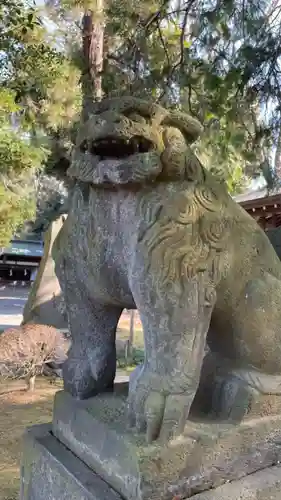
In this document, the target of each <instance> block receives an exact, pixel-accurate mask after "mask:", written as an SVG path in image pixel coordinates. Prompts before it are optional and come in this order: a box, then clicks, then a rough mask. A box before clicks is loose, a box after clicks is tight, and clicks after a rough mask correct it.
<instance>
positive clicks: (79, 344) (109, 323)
mask: <svg viewBox="0 0 281 500" xmlns="http://www.w3.org/2000/svg"><path fill="white" fill-rule="evenodd" d="M56 272H57V274H58V277H59V280H60V285H61V287H62V290H63V295H64V300H65V305H66V310H67V316H68V322H69V330H70V333H71V339H72V344H71V348H70V350H69V352H68V359H67V361H66V362H65V363H64V365H63V380H64V387H65V390H66V391H68V392H70V393H71V394H72V395H73V396H74V397H76V398H78V399H87V398H89V397H91V396H94V395H96V394H97V393H100V392H105V391H108V390H113V384H114V379H115V374H116V346H115V336H116V328H117V325H118V321H119V318H120V316H121V313H122V308H120V307H115V306H111V305H104V304H99V303H98V302H95V301H94V300H92V299H91V297H90V296H89V294H88V292H87V290H86V289H85V286H84V285H83V283H81V282H80V281H79V280H78V279H77V278H76V276H75V273H74V271H73V267H72V266H69V265H68V266H67V267H65V266H64V267H63V268H62V267H61V268H60V269H56Z"/></svg>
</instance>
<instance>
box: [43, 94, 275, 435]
mask: <svg viewBox="0 0 281 500" xmlns="http://www.w3.org/2000/svg"><path fill="white" fill-rule="evenodd" d="M90 111H91V112H90V113H89V116H90V117H89V119H88V121H87V122H86V123H84V124H82V126H81V130H80V132H79V134H78V139H77V145H76V148H75V151H74V154H73V159H72V163H71V166H70V168H69V171H68V174H69V175H70V177H72V179H73V180H74V184H75V186H74V188H73V192H72V196H71V200H70V209H69V215H68V218H67V221H66V222H65V224H64V225H63V228H62V230H61V231H60V233H59V235H58V237H57V238H56V240H55V243H54V248H53V255H54V258H55V261H56V273H57V275H58V278H59V281H60V284H61V287H62V289H63V295H64V297H65V299H66V304H67V310H68V316H69V322H70V329H71V334H72V339H73V343H72V347H71V349H70V352H69V359H68V361H67V362H66V364H65V365H64V382H65V388H66V390H67V391H69V392H70V393H71V394H72V395H73V396H75V397H77V398H80V399H83V398H88V397H91V396H93V395H95V394H97V393H100V392H104V391H108V390H112V388H113V380H114V376H115V370H116V348H115V333H116V327H117V323H118V320H119V317H120V314H121V312H122V309H123V308H134V307H137V308H138V310H139V313H140V317H141V320H142V324H143V330H144V337H145V349H146V358H145V359H146V362H145V364H144V366H143V367H142V368H141V369H139V370H138V371H137V372H136V373H135V374H134V376H133V377H132V378H131V381H130V391H129V409H130V411H129V419H130V422H131V424H132V425H133V426H135V427H136V429H137V430H138V431H139V432H142V431H143V430H144V429H146V431H147V440H148V441H149V442H152V441H153V440H154V439H157V438H158V437H159V436H160V439H161V440H163V441H165V440H166V441H167V440H169V438H173V436H175V435H176V434H179V433H180V432H181V431H182V430H183V427H184V423H185V421H186V418H187V416H188V414H189V412H190V408H191V406H192V402H193V400H194V398H195V396H196V393H197V389H198V385H199V379H200V373H201V367H202V362H203V358H204V353H205V343H206V339H207V342H208V345H209V348H210V350H211V351H212V352H213V353H217V355H218V356H219V357H220V358H221V359H220V363H219V364H220V365H221V366H224V369H223V370H221V371H220V373H218V377H217V378H216V383H215V384H213V388H214V394H211V409H212V411H213V413H215V414H216V415H217V418H224V419H227V418H229V419H231V420H232V419H234V420H239V419H240V420H241V419H242V418H243V417H244V415H245V414H246V413H247V408H248V407H249V406H251V405H252V404H253V402H254V400H255V398H259V395H260V394H276V395H280V394H281V361H280V360H281V330H280V324H281V264H280V261H279V259H278V257H277V255H276V253H275V252H274V249H273V248H272V246H271V245H270V243H269V241H268V238H267V237H266V235H265V234H264V232H263V231H262V229H261V228H259V227H258V225H257V224H256V222H255V221H254V220H253V219H252V218H251V217H250V216H249V215H248V214H247V213H246V212H245V211H244V210H243V209H242V208H241V207H240V206H239V205H237V204H236V203H235V202H234V200H233V199H232V198H231V197H230V196H229V195H228V193H227V189H226V186H225V185H224V184H223V183H222V182H221V180H220V179H219V178H218V177H215V176H213V175H212V174H211V173H210V172H207V171H206V170H205V169H204V168H203V167H202V165H201V164H200V162H199V160H198V159H197V158H196V156H195V155H194V153H193V152H192V150H191V148H190V143H191V142H192V141H194V140H195V139H196V138H197V137H198V135H199V134H200V131H201V128H202V127H201V126H200V124H199V123H198V122H197V121H196V120H194V119H193V118H191V117H189V116H186V115H184V114H182V113H176V112H171V111H169V110H165V109H163V108H162V107H161V106H158V105H155V104H153V103H148V102H144V101H141V100H138V99H136V98H131V97H128V98H122V99H112V100H104V101H102V102H101V103H96V104H93V107H92V109H91V110H90ZM210 321H211V327H210V328H209V325H210ZM241 400H242V401H243V404H240V401H241Z"/></svg>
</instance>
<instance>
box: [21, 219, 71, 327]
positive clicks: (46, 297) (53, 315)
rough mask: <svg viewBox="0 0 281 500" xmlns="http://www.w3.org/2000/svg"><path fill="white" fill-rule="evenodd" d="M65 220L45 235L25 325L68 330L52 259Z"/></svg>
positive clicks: (52, 227)
mask: <svg viewBox="0 0 281 500" xmlns="http://www.w3.org/2000/svg"><path fill="white" fill-rule="evenodd" d="M65 218H66V216H65V215H62V216H61V217H59V218H58V219H57V220H55V221H54V222H52V223H51V224H50V227H49V229H48V230H47V231H46V233H45V237H44V254H43V257H42V260H41V262H40V266H39V269H38V273H37V276H36V279H35V281H34V283H33V286H32V289H31V291H30V294H29V297H28V301H27V303H26V305H25V308H24V311H23V324H25V323H37V324H40V323H41V324H43V325H50V326H54V327H56V328H61V329H67V328H68V324H67V316H66V312H65V306H64V302H63V298H62V294H61V289H60V285H59V282H58V279H57V277H56V274H55V264H54V261H53V259H52V257H51V250H52V247H53V242H54V240H55V238H56V236H57V234H58V232H59V231H60V229H61V227H62V225H63V223H64V220H65Z"/></svg>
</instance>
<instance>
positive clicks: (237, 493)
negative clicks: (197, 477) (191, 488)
mask: <svg viewBox="0 0 281 500" xmlns="http://www.w3.org/2000/svg"><path fill="white" fill-rule="evenodd" d="M280 498H281V467H280V466H276V467H269V468H267V469H264V470H262V471H259V472H256V473H255V474H251V475H250V476H247V477H245V478H243V479H240V480H239V481H234V482H233V483H228V484H225V485H223V486H220V487H219V488H216V489H215V490H211V491H208V492H205V493H200V494H198V495H195V496H194V497H192V499H193V500H280Z"/></svg>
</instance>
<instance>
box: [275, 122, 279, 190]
mask: <svg viewBox="0 0 281 500" xmlns="http://www.w3.org/2000/svg"><path fill="white" fill-rule="evenodd" d="M274 170H275V176H276V179H277V182H278V183H280V182H281V127H280V129H279V134H278V139H277V145H276V152H275V159H274Z"/></svg>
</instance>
